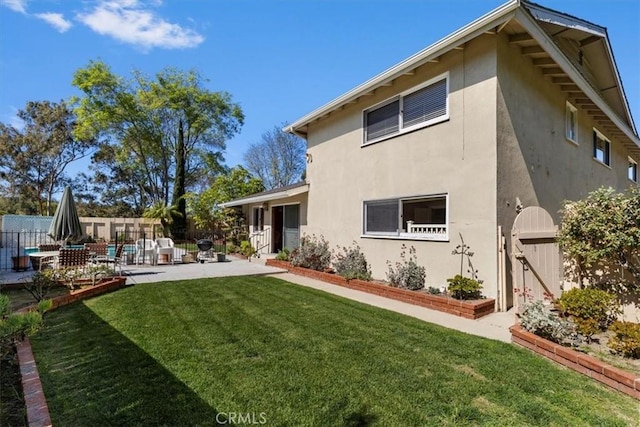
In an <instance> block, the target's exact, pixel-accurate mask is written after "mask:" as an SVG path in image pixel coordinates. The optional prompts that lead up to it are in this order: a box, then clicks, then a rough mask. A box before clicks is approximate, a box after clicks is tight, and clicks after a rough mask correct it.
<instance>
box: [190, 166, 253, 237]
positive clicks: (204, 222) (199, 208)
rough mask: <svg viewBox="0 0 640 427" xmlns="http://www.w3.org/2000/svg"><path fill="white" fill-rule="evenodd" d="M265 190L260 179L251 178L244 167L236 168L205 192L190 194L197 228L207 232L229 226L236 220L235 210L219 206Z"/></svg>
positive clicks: (191, 209) (222, 176)
mask: <svg viewBox="0 0 640 427" xmlns="http://www.w3.org/2000/svg"><path fill="white" fill-rule="evenodd" d="M263 190H264V186H263V185H262V181H261V180H260V179H258V178H254V177H253V176H251V174H250V173H249V172H248V171H247V170H246V169H244V168H243V167H242V166H236V167H235V168H232V169H230V170H229V172H228V173H227V174H224V175H220V176H218V177H217V178H216V180H215V181H214V183H213V185H212V186H211V187H209V188H208V189H206V190H205V191H203V192H201V193H199V194H196V193H189V194H188V195H187V200H188V204H189V210H190V211H191V212H192V214H193V220H194V222H195V224H196V226H197V227H199V228H201V229H205V230H207V229H216V228H222V227H224V226H225V225H229V224H230V223H231V222H233V221H234V219H235V211H234V210H233V209H229V208H227V209H223V208H220V207H219V206H218V205H219V204H221V203H224V202H229V201H231V200H235V199H240V198H242V197H245V196H248V195H250V194H255V193H259V192H261V191H263Z"/></svg>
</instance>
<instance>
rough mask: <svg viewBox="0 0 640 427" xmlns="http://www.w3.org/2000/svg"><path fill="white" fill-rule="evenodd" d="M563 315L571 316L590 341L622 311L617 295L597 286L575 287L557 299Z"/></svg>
mask: <svg viewBox="0 0 640 427" xmlns="http://www.w3.org/2000/svg"><path fill="white" fill-rule="evenodd" d="M557 305H558V308H559V309H560V310H561V312H562V313H563V315H565V316H569V317H570V318H571V320H572V321H573V322H574V323H575V324H576V327H577V330H578V332H579V333H580V334H582V335H584V337H585V338H586V339H587V341H589V340H590V339H591V337H592V336H593V335H594V334H597V333H598V332H600V331H605V330H607V328H608V327H609V325H611V323H613V321H614V320H615V319H616V316H617V315H618V314H619V313H620V305H619V304H618V302H617V301H616V297H615V296H614V295H613V294H610V293H608V292H606V291H603V290H601V289H596V288H583V289H580V288H574V289H571V290H569V291H566V292H564V293H563V294H562V296H561V297H560V298H558V300H557Z"/></svg>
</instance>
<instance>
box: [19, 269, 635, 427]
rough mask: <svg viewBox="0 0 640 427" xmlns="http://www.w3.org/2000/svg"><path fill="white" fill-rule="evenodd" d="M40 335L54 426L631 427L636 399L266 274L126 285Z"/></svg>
mask: <svg viewBox="0 0 640 427" xmlns="http://www.w3.org/2000/svg"><path fill="white" fill-rule="evenodd" d="M46 323H47V325H48V326H47V328H46V329H45V330H44V331H43V332H40V333H38V334H37V335H36V336H35V337H33V338H32V343H33V347H34V352H35V355H36V359H37V363H38V368H39V370H40V375H41V377H42V381H43V383H44V389H45V394H46V396H47V399H48V402H49V409H50V411H51V415H52V420H53V424H54V425H55V426H95V425H170V426H191V425H215V423H216V418H217V419H218V421H220V422H226V421H225V420H226V418H225V417H232V416H234V415H233V414H234V413H235V414H238V413H239V414H242V416H244V417H246V416H247V415H249V416H252V417H253V418H252V421H254V422H260V421H266V425H295V426H299V425H300V426H302V425H316V426H331V425H335V426H343V425H353V426H358V425H360V426H363V425H380V426H410V425H416V426H422V425H512V426H522V425H544V426H549V425H556V426H569V425H570V426H580V425H598V426H605V425H620V426H627V425H633V424H635V422H637V421H638V402H637V401H634V400H633V399H631V398H629V397H627V396H624V395H622V394H620V393H617V392H613V391H611V390H609V389H607V388H605V387H604V386H600V385H598V384H596V383H595V382H592V381H591V380H589V379H587V378H583V377H582V376H580V375H578V374H576V373H574V372H570V371H567V370H563V369H561V368H559V367H557V366H555V365H553V364H551V363H550V362H547V361H545V360H543V359H541V358H539V357H537V356H534V355H533V354H530V353H529V352H527V351H525V350H523V349H519V348H516V347H514V346H512V345H509V344H505V343H500V342H496V341H491V340H487V339H483V338H478V337H474V336H470V335H466V334H463V333H459V332H456V331H452V330H448V329H445V328H442V327H439V326H434V325H430V324H428V323H424V322H421V321H419V320H416V319H413V318H410V317H405V316H402V315H400V314H396V313H393V312H389V311H385V310H381V309H378V308H374V307H370V306H367V305H363V304H359V303H356V302H353V301H349V300H346V299H342V298H339V297H336V296H333V295H330V294H326V293H322V292H319V291H315V290H312V289H308V288H305V287H302V286H298V285H293V284H290V283H287V282H283V281H281V280H277V279H273V278H264V277H241V278H222V279H206V280H193V281H182V282H165V283H156V284H144V285H137V286H135V287H131V288H126V289H123V290H121V291H118V292H115V293H112V294H108V295H104V296H101V297H97V298H94V299H91V300H87V301H85V302H84V303H80V304H75V305H72V306H69V307H66V308H62V309H60V310H57V311H55V312H53V313H51V314H49V315H48V316H47V318H46ZM229 414H231V415H229ZM236 417H237V416H236ZM246 420H247V419H246V418H245V419H244V421H246ZM236 421H237V418H236ZM230 424H231V423H229V424H226V425H230ZM245 424H248V423H245Z"/></svg>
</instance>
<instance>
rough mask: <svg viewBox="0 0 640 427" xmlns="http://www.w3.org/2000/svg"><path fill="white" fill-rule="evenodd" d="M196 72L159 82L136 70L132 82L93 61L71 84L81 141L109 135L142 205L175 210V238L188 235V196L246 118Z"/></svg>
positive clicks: (172, 73)
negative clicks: (79, 93)
mask: <svg viewBox="0 0 640 427" xmlns="http://www.w3.org/2000/svg"><path fill="white" fill-rule="evenodd" d="M204 83H205V81H204V80H203V79H202V77H201V76H200V75H199V74H198V73H197V72H195V71H188V72H184V71H180V70H177V69H174V68H166V69H164V70H162V71H161V72H159V73H158V74H157V75H156V76H155V79H150V78H148V77H146V76H144V75H143V74H142V73H140V72H138V71H134V72H133V78H132V79H131V80H130V81H126V80H124V79H123V78H121V77H118V76H116V75H114V74H113V73H112V72H111V70H110V69H109V67H108V66H107V65H106V64H104V63H102V62H100V61H92V62H90V63H89V65H88V66H87V67H85V68H82V69H79V70H78V71H76V73H75V75H74V78H73V84H74V85H75V86H76V87H77V88H79V89H80V90H81V91H82V92H83V93H84V96H83V97H82V98H79V99H77V100H76V102H77V105H76V110H75V111H76V113H77V115H78V119H79V122H80V127H79V128H78V134H79V135H98V134H104V135H106V136H108V137H109V145H110V146H111V149H112V150H113V151H114V153H115V157H114V158H115V163H114V164H113V165H112V167H117V168H119V169H122V170H124V171H125V172H127V173H131V174H133V175H134V176H135V177H136V182H137V185H138V186H139V190H140V193H141V194H142V195H143V197H144V200H143V206H145V207H148V206H152V205H156V204H157V203H161V205H164V206H167V207H170V206H174V207H175V211H176V212H177V214H176V216H175V217H174V218H173V222H172V224H171V228H172V232H173V233H172V234H173V235H174V237H178V238H181V237H183V234H184V232H185V230H186V218H187V215H186V202H185V199H184V195H185V193H186V191H187V190H188V189H189V188H190V187H192V186H194V185H195V184H196V183H198V182H200V181H201V179H202V177H203V176H204V175H206V174H207V170H206V169H205V167H204V165H207V164H208V165H210V163H211V160H212V159H219V160H222V157H221V156H220V155H219V153H221V152H223V151H224V149H225V148H226V141H227V140H228V139H230V138H231V137H232V136H233V135H234V134H236V133H237V132H238V131H239V129H240V127H241V126H242V124H243V121H244V116H243V114H242V110H241V109H240V106H239V105H238V104H235V103H233V102H232V99H231V95H230V94H228V93H226V92H211V91H209V90H207V89H205V88H204Z"/></svg>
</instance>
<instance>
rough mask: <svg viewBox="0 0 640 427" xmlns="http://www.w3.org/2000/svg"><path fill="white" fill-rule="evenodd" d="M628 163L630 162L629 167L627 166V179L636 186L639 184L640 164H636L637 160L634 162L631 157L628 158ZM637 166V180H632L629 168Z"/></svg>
mask: <svg viewBox="0 0 640 427" xmlns="http://www.w3.org/2000/svg"><path fill="white" fill-rule="evenodd" d="M627 161H628V165H627V179H628V180H629V181H631V182H633V183H634V184H637V183H638V162H636V161H635V160H633V159H632V158H631V156H627ZM632 164H633V165H635V172H636V179H635V180H634V179H631V177H630V176H629V168H630V166H631V165H632Z"/></svg>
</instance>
